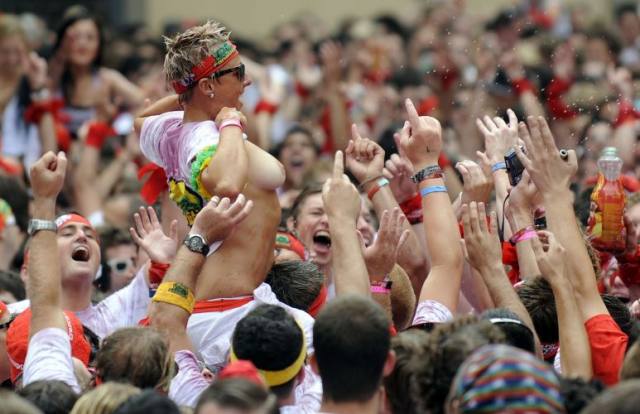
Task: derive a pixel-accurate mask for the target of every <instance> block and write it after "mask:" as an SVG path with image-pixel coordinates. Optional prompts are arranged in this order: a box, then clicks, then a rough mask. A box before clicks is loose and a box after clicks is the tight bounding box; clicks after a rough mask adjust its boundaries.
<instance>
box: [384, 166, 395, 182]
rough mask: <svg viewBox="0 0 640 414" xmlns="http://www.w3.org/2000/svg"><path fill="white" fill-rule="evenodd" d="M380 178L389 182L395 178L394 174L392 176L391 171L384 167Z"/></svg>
mask: <svg viewBox="0 0 640 414" xmlns="http://www.w3.org/2000/svg"><path fill="white" fill-rule="evenodd" d="M382 176H383V177H384V178H386V179H387V180H389V181H391V180H393V178H394V177H395V174H393V173H392V172H391V171H389V170H388V169H387V168H386V167H385V168H383V169H382Z"/></svg>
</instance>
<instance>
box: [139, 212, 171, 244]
mask: <svg viewBox="0 0 640 414" xmlns="http://www.w3.org/2000/svg"><path fill="white" fill-rule="evenodd" d="M134 218H135V215H134ZM176 223H177V222H176ZM129 234H130V235H131V238H132V239H133V241H134V242H135V244H137V245H138V246H142V239H141V238H140V236H138V232H137V231H136V230H135V229H134V228H133V227H129Z"/></svg>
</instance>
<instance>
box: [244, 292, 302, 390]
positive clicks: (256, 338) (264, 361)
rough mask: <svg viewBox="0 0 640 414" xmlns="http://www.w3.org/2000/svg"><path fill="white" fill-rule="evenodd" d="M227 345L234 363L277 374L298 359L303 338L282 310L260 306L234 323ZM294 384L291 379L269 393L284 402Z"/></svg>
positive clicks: (297, 327) (278, 307) (296, 326)
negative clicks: (237, 360)
mask: <svg viewBox="0 0 640 414" xmlns="http://www.w3.org/2000/svg"><path fill="white" fill-rule="evenodd" d="M231 344H232V348H233V352H234V353H235V355H236V356H237V357H238V359H244V360H249V361H251V362H253V364H254V365H255V366H256V368H258V369H261V370H267V371H278V370H282V369H285V368H287V367H289V366H290V365H291V364H293V363H294V362H295V361H296V360H297V359H298V357H299V356H300V352H301V349H302V347H303V345H304V334H303V333H302V329H300V326H299V325H298V323H297V322H296V320H295V319H294V318H293V316H291V315H290V314H289V313H288V312H287V311H286V310H285V309H284V308H282V307H280V306H276V305H267V304H264V305H260V306H258V307H256V308H255V309H253V310H252V311H251V312H249V313H248V314H247V315H246V316H245V317H244V318H242V319H241V320H240V321H239V322H238V324H237V325H236V329H235V330H234V331H233V338H232V339H231ZM294 383H295V377H294V378H292V379H291V380H290V381H288V382H286V383H284V384H281V385H277V386H274V387H271V390H272V391H273V393H274V394H276V395H277V396H278V397H279V398H285V397H288V396H289V394H291V391H292V390H293V385H294Z"/></svg>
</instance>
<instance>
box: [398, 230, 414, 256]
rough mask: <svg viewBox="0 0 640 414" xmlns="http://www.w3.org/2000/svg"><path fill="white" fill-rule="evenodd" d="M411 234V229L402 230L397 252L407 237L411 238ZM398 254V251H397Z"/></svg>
mask: <svg viewBox="0 0 640 414" xmlns="http://www.w3.org/2000/svg"><path fill="white" fill-rule="evenodd" d="M410 234H411V230H408V229H407V230H404V231H403V232H402V234H401V235H400V240H398V248H397V250H396V252H398V251H400V249H401V248H402V246H403V245H404V243H405V242H406V241H407V239H408V238H409V235H410ZM396 254H397V253H396Z"/></svg>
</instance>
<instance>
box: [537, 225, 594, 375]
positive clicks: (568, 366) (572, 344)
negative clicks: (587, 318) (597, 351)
mask: <svg viewBox="0 0 640 414" xmlns="http://www.w3.org/2000/svg"><path fill="white" fill-rule="evenodd" d="M538 234H539V236H540V237H542V238H543V239H545V242H546V244H547V246H546V248H545V247H544V246H543V244H542V242H541V241H540V239H539V238H538V237H535V238H533V239H532V243H533V250H534V252H535V258H536V261H537V263H538V266H539V267H540V270H541V271H542V275H543V277H544V278H545V279H546V280H547V282H549V285H551V290H552V291H553V297H554V299H555V302H556V311H557V313H558V332H559V334H560V349H561V351H560V361H561V364H562V375H563V376H565V377H569V378H571V377H580V378H583V379H585V380H589V379H591V377H592V376H593V370H592V367H591V348H590V347H589V339H588V338H587V331H586V329H585V327H584V323H582V317H581V315H580V309H578V305H577V303H576V298H575V296H574V294H573V286H572V285H571V282H570V281H569V279H568V278H567V266H566V265H565V263H566V262H567V256H566V251H565V249H564V247H562V246H561V245H560V243H558V241H557V240H556V238H555V236H554V235H553V233H550V232H548V231H540V232H538ZM567 350H568V351H567Z"/></svg>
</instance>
